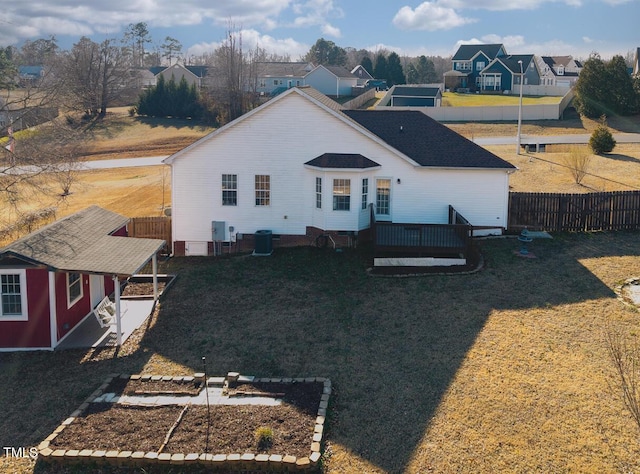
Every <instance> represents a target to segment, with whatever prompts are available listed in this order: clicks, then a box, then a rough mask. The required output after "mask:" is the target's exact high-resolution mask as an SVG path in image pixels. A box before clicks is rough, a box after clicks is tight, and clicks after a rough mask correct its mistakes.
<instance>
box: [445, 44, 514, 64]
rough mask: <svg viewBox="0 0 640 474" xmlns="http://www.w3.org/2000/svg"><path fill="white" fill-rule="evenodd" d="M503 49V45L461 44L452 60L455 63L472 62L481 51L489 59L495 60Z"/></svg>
mask: <svg viewBox="0 0 640 474" xmlns="http://www.w3.org/2000/svg"><path fill="white" fill-rule="evenodd" d="M502 47H503V45H502V44H461V45H460V47H459V48H458V51H456V54H454V55H453V58H451V59H452V60H453V61H465V60H470V59H471V58H473V57H474V56H475V55H476V54H478V52H479V51H482V52H483V53H484V54H485V55H486V56H487V57H488V58H489V59H495V58H496V56H497V55H498V53H499V52H500V48H502Z"/></svg>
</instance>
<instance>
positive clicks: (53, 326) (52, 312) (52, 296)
mask: <svg viewBox="0 0 640 474" xmlns="http://www.w3.org/2000/svg"><path fill="white" fill-rule="evenodd" d="M49 325H50V327H49V330H50V333H51V349H55V347H56V346H57V345H58V315H57V311H56V274H55V272H52V271H51V270H49Z"/></svg>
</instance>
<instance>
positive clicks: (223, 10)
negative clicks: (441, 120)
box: [0, 0, 640, 60]
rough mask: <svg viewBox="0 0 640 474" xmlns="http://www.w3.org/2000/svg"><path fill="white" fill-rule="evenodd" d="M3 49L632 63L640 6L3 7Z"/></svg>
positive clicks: (133, 1)
mask: <svg viewBox="0 0 640 474" xmlns="http://www.w3.org/2000/svg"><path fill="white" fill-rule="evenodd" d="M0 11H1V12H2V13H1V14H0V45H2V46H7V45H9V44H13V45H18V46H19V45H20V44H22V42H24V41H25V40H27V39H29V40H35V39H38V38H47V37H49V36H51V35H55V37H56V38H57V39H58V43H59V45H60V46H61V47H62V48H65V49H67V48H70V47H71V45H72V44H73V43H74V42H76V41H77V40H78V39H79V38H80V37H81V36H83V35H84V36H88V37H90V38H91V39H92V40H94V41H102V40H104V39H106V38H111V37H114V36H118V35H121V34H122V32H123V31H124V30H125V29H126V27H127V25H129V24H131V23H137V22H145V23H146V24H147V25H148V27H149V29H150V32H151V37H152V39H153V43H152V45H151V47H153V45H156V46H159V45H160V44H161V43H162V42H163V40H164V39H165V37H166V36H171V37H173V38H176V39H177V40H179V41H180V42H181V43H182V45H183V52H184V53H187V54H193V55H199V54H201V53H204V52H207V51H211V50H212V49H214V48H215V47H217V46H218V45H219V44H220V42H221V41H222V39H223V38H224V36H225V32H226V31H227V30H228V28H229V25H230V24H231V25H233V26H234V28H235V29H239V30H242V41H243V47H244V48H245V49H248V48H251V47H253V46H255V45H256V44H259V45H260V46H261V47H263V48H265V49H266V50H267V51H269V52H273V53H277V54H289V56H290V57H291V59H292V60H297V59H299V58H300V56H302V55H304V54H305V53H306V52H307V51H308V50H309V48H310V46H311V45H313V43H315V41H316V40H317V39H318V38H321V37H323V38H325V39H327V40H331V41H333V42H335V43H336V44H337V45H339V46H342V47H354V48H356V49H361V48H364V49H369V50H372V51H377V50H380V49H383V48H384V49H387V50H393V51H396V52H397V53H398V54H400V55H402V56H403V55H407V56H416V55H420V54H426V55H441V56H449V55H451V54H453V53H454V52H455V50H456V49H457V46H458V45H459V44H461V43H472V42H475V43H503V44H504V45H505V46H506V49H507V52H508V53H512V54H524V53H533V54H544V55H572V56H574V57H576V58H582V59H586V58H587V57H588V55H589V54H590V53H591V52H598V53H599V54H600V55H601V56H602V57H603V58H608V57H611V56H612V55H614V54H621V55H623V56H624V55H626V54H627V53H628V52H629V51H631V50H633V51H635V49H636V48H638V47H640V29H639V28H638V24H639V23H638V21H639V19H640V0H431V1H424V2H423V1H420V0H383V1H376V0H367V1H364V0H109V1H98V0H84V1H81V0H49V1H43V0H23V1H16V0H11V1H9V0H0Z"/></svg>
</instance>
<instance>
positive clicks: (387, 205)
mask: <svg viewBox="0 0 640 474" xmlns="http://www.w3.org/2000/svg"><path fill="white" fill-rule="evenodd" d="M376 214H378V215H380V216H388V215H390V214H391V180H390V179H386V178H382V179H377V180H376Z"/></svg>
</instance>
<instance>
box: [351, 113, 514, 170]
mask: <svg viewBox="0 0 640 474" xmlns="http://www.w3.org/2000/svg"><path fill="white" fill-rule="evenodd" d="M342 113H344V114H345V115H347V116H348V117H350V118H351V119H352V120H354V121H356V122H358V123H359V124H360V125H362V126H363V127H365V128H366V129H367V130H369V131H370V132H371V133H373V134H375V135H377V136H378V137H379V138H380V139H382V140H383V141H384V142H386V143H387V144H388V145H390V146H392V147H393V148H395V149H396V150H398V151H400V152H401V153H403V154H404V155H406V156H407V157H409V158H411V159H412V160H413V161H415V162H416V163H418V164H419V165H421V166H434V167H441V168H491V169H514V170H515V169H516V167H515V166H513V165H512V164H511V163H509V162H507V161H504V160H503V159H502V158H499V157H498V156H496V155H494V154H493V153H491V152H490V151H488V150H485V149H484V148H482V147H481V146H479V145H476V144H475V143H473V142H472V141H470V140H467V139H466V138H464V137H463V136H461V135H459V134H458V133H456V132H454V131H453V130H451V129H450V128H448V127H445V126H444V125H441V124H440V123H438V122H436V121H435V120H433V119H432V118H431V117H429V116H427V115H425V114H423V113H422V112H419V111H414V110H380V111H378V110H344V111H343V112H342Z"/></svg>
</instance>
